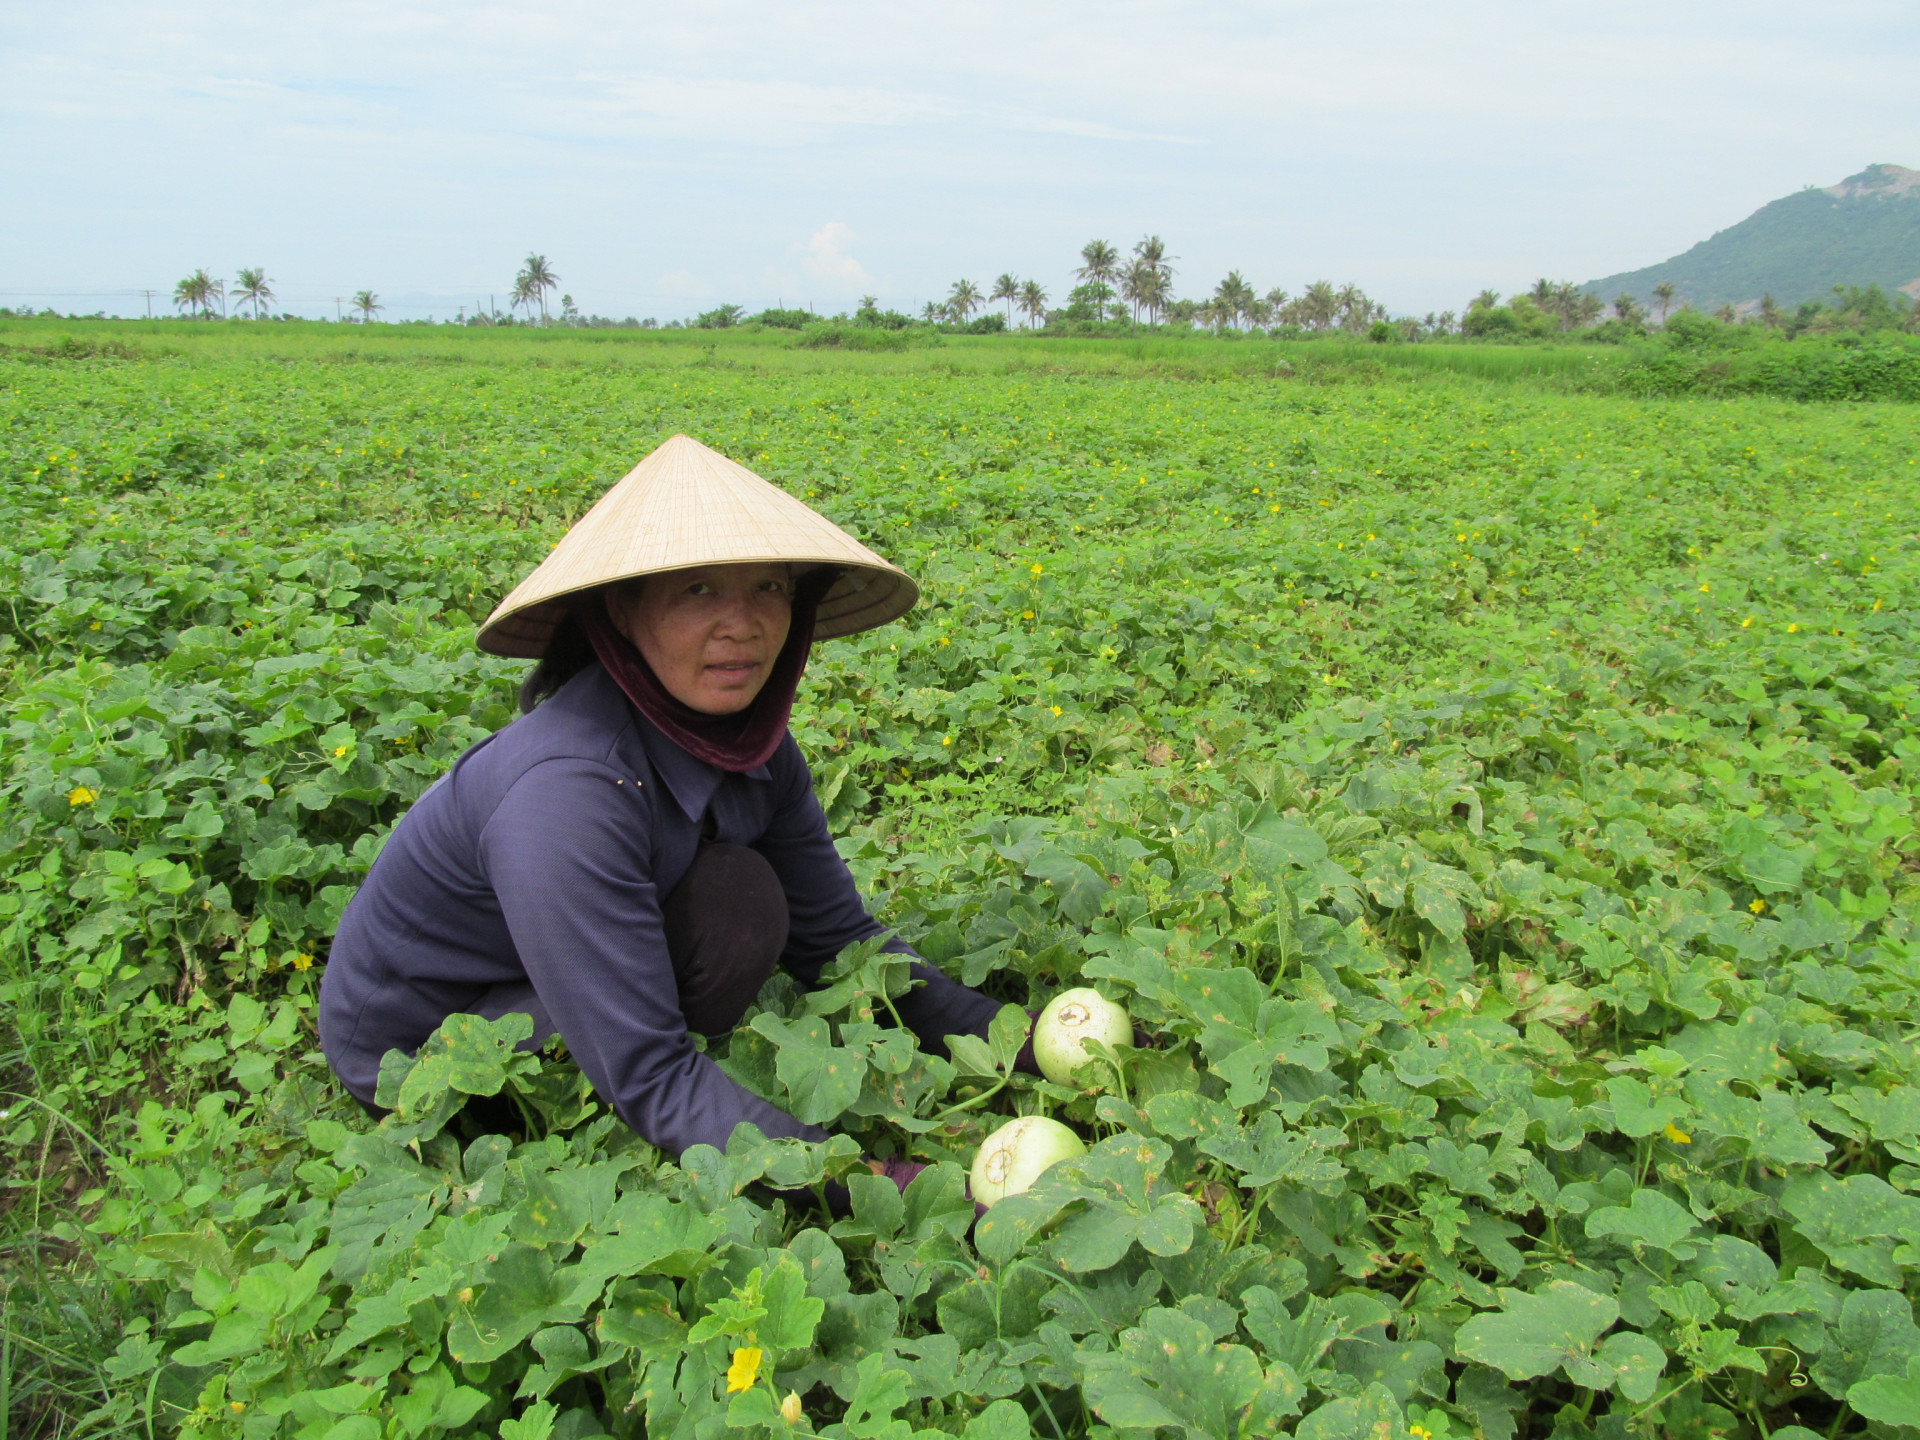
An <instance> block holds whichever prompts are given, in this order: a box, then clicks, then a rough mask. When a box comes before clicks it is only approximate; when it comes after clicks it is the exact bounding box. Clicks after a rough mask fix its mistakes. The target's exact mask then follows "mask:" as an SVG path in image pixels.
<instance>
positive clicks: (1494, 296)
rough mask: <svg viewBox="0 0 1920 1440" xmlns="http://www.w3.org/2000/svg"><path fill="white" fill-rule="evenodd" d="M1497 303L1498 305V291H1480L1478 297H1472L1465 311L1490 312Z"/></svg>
mask: <svg viewBox="0 0 1920 1440" xmlns="http://www.w3.org/2000/svg"><path fill="white" fill-rule="evenodd" d="M1499 303H1500V292H1499V291H1497V290H1482V291H1481V292H1480V293H1479V294H1478V295H1476V296H1474V297H1473V299H1472V300H1471V301H1469V302H1468V304H1467V309H1469V310H1491V309H1493V307H1494V306H1496V305H1498V304H1499Z"/></svg>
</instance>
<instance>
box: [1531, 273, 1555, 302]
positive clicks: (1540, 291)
mask: <svg viewBox="0 0 1920 1440" xmlns="http://www.w3.org/2000/svg"><path fill="white" fill-rule="evenodd" d="M1527 298H1528V299H1529V300H1531V301H1532V302H1533V303H1534V304H1536V305H1538V306H1539V307H1540V308H1541V309H1542V310H1551V309H1552V308H1553V282H1552V281H1551V280H1549V279H1547V277H1546V276H1544V275H1542V276H1541V277H1540V278H1539V279H1538V280H1536V281H1534V282H1533V289H1531V290H1529V291H1528V292H1527Z"/></svg>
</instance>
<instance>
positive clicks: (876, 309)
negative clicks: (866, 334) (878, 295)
mask: <svg viewBox="0 0 1920 1440" xmlns="http://www.w3.org/2000/svg"><path fill="white" fill-rule="evenodd" d="M853 323H854V324H855V325H858V326H860V327H861V328H862V329H871V330H904V329H906V328H907V327H908V326H909V325H911V324H913V317H912V316H911V315H902V314H901V313H900V312H899V311H898V310H882V309H881V308H880V305H879V302H878V301H876V300H875V299H874V298H873V297H872V296H871V295H866V296H863V297H861V300H860V308H859V309H858V310H856V311H854V312H853Z"/></svg>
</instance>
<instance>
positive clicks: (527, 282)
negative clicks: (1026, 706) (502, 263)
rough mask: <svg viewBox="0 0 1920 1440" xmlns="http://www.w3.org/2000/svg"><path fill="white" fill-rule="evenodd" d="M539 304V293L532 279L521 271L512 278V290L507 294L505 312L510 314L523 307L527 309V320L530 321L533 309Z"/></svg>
mask: <svg viewBox="0 0 1920 1440" xmlns="http://www.w3.org/2000/svg"><path fill="white" fill-rule="evenodd" d="M539 302H540V292H539V290H538V289H536V288H535V286H534V283H533V277H532V276H530V275H528V274H527V272H526V271H524V270H522V271H521V272H520V273H519V274H518V275H516V276H514V277H513V289H512V290H510V291H508V292H507V310H508V311H509V312H512V311H515V310H518V309H519V308H520V307H521V306H522V305H524V306H526V307H527V319H528V320H532V319H533V307H534V306H535V305H537V304H538V303H539Z"/></svg>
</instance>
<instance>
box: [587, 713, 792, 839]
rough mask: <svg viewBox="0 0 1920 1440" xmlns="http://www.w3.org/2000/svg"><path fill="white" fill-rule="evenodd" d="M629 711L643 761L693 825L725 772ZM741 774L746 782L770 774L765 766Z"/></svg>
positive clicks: (765, 777)
mask: <svg viewBox="0 0 1920 1440" xmlns="http://www.w3.org/2000/svg"><path fill="white" fill-rule="evenodd" d="M622 698H624V697H622ZM629 708H630V709H631V710H632V711H633V718H634V720H635V721H636V722H637V723H638V725H639V728H640V744H641V745H642V746H643V747H644V748H645V750H646V752H647V762H648V763H649V764H650V765H652V767H653V773H654V774H655V775H657V776H658V777H659V778H660V782H661V783H662V784H663V785H665V786H666V787H667V789H668V790H670V791H672V792H673V798H674V799H675V800H676V801H677V802H678V803H679V806H680V808H681V809H682V810H684V811H685V812H686V815H687V819H689V820H692V821H694V822H696V823H697V822H698V821H699V819H700V817H701V816H702V815H704V814H706V813H707V806H708V805H709V804H711V803H712V801H713V792H714V791H716V790H718V789H719V788H720V782H721V781H722V780H724V779H726V778H727V774H728V772H727V771H725V770H722V769H721V768H720V767H719V766H718V765H709V764H707V762H706V761H704V760H696V759H694V757H693V756H691V755H689V754H688V753H687V752H686V751H684V750H682V749H681V748H680V747H679V746H678V745H676V744H674V743H673V741H671V740H669V739H668V738H667V737H666V736H665V735H664V734H663V733H661V730H660V727H659V726H657V725H655V724H654V723H653V722H652V721H651V720H649V719H648V718H647V717H646V716H645V715H642V714H641V713H640V710H639V707H638V706H633V705H630V706H629ZM742 773H743V774H744V775H745V776H746V778H747V779H749V780H772V779H773V773H772V772H771V771H770V770H768V769H767V767H766V766H765V765H756V766H754V767H753V769H751V770H747V771H743V772H742Z"/></svg>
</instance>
